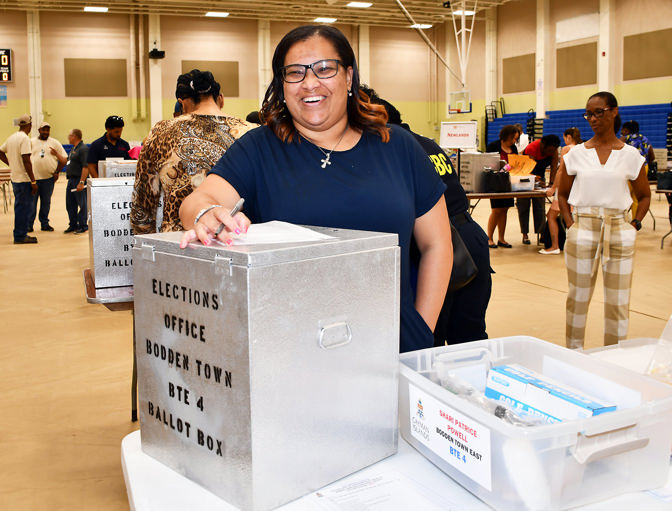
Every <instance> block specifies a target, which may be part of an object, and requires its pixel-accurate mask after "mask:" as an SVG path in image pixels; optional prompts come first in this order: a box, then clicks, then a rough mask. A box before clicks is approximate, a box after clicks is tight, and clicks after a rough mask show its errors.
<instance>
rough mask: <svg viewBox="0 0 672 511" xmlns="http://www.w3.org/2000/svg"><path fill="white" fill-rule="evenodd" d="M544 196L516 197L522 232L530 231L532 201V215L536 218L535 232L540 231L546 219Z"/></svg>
mask: <svg viewBox="0 0 672 511" xmlns="http://www.w3.org/2000/svg"><path fill="white" fill-rule="evenodd" d="M545 200H546V199H544V198H543V197H533V198H531V199H530V198H523V199H516V208H517V209H518V221H519V222H520V232H521V233H523V234H527V233H528V232H530V202H531V203H532V216H533V218H534V232H536V233H540V232H541V228H542V227H543V226H544V220H546V218H545V217H546V209H545V206H544V201H545Z"/></svg>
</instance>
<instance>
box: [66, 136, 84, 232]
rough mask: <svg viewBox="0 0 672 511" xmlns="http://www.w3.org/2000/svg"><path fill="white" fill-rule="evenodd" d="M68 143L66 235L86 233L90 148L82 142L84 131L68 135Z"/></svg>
mask: <svg viewBox="0 0 672 511" xmlns="http://www.w3.org/2000/svg"><path fill="white" fill-rule="evenodd" d="M68 141H69V142H70V143H71V144H72V150H71V151H70V155H69V156H68V160H67V162H68V167H67V169H66V172H65V176H66V177H67V179H68V185H67V186H66V187H65V209H66V210H67V211H68V221H69V223H68V228H67V229H66V230H65V231H63V232H65V233H68V232H74V233H82V232H86V230H87V229H88V225H87V223H86V213H87V210H86V190H85V189H84V185H85V184H86V178H87V176H88V168H87V159H88V157H89V148H88V146H87V145H86V144H85V143H84V142H83V141H82V131H81V130H78V129H76V128H75V129H73V130H72V131H70V133H68Z"/></svg>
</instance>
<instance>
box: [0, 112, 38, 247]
mask: <svg viewBox="0 0 672 511" xmlns="http://www.w3.org/2000/svg"><path fill="white" fill-rule="evenodd" d="M15 123H16V124H18V125H19V131H18V132H16V133H14V134H13V135H10V136H9V138H7V140H5V142H4V143H3V144H2V145H1V146H0V161H2V162H4V163H5V164H7V165H9V168H10V170H11V174H10V179H11V180H12V190H13V191H14V244H16V245H21V244H24V243H37V238H35V237H34V236H28V219H29V218H30V212H31V210H32V206H33V195H35V194H36V193H37V182H36V181H35V175H34V174H33V166H32V164H31V163H30V153H31V147H30V136H29V135H28V134H29V133H30V130H31V128H32V127H33V124H32V120H31V118H30V115H28V114H24V115H22V116H21V117H19V118H18V119H17V120H16V121H15Z"/></svg>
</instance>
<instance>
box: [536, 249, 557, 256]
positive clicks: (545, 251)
mask: <svg viewBox="0 0 672 511" xmlns="http://www.w3.org/2000/svg"><path fill="white" fill-rule="evenodd" d="M539 253H540V254H542V255H558V254H559V253H560V249H559V248H556V249H555V250H546V249H543V248H542V249H541V250H540V251H539Z"/></svg>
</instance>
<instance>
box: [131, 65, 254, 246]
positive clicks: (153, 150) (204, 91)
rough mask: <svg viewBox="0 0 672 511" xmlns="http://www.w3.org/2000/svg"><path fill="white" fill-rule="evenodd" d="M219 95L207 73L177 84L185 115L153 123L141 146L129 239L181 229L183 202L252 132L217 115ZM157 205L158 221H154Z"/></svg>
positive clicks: (191, 74)
mask: <svg viewBox="0 0 672 511" xmlns="http://www.w3.org/2000/svg"><path fill="white" fill-rule="evenodd" d="M219 91H220V86H219V83H217V82H216V81H215V79H214V77H213V75H212V73H210V72H209V71H199V70H198V69H194V70H192V71H191V72H189V73H185V74H183V75H180V76H179V78H178V79H177V88H176V91H175V96H176V97H177V99H178V101H179V102H180V103H181V104H182V110H183V112H185V114H184V115H181V116H180V117H176V118H174V119H170V120H167V121H160V122H158V123H157V124H156V125H155V126H154V127H153V128H152V131H151V132H150V134H149V136H148V137H147V139H146V141H145V143H144V145H143V147H142V151H141V152H140V157H139V159H138V166H137V170H136V174H135V185H134V191H133V203H132V206H131V228H132V229H133V233H134V234H148V233H152V232H157V231H161V232H164V231H181V230H183V229H182V223H181V222H180V216H179V209H180V205H181V204H182V200H183V199H184V198H185V197H186V196H187V195H189V194H190V193H191V192H192V191H193V190H194V189H195V188H196V187H198V185H200V184H201V183H202V182H203V180H204V179H205V176H206V174H207V172H208V171H209V170H210V169H211V168H212V167H213V166H214V165H215V163H217V161H218V160H219V158H220V157H221V156H222V154H224V152H225V151H226V150H227V149H228V148H229V147H230V146H231V144H233V143H234V142H235V140H236V139H238V138H239V137H241V136H242V135H243V134H244V133H246V132H247V131H248V130H250V129H251V128H253V127H254V125H253V124H249V123H247V122H245V121H242V120H240V119H238V118H236V117H230V116H228V115H225V114H223V113H222V111H221V109H220V107H219V106H218V104H217V101H218V99H219V97H220V95H219ZM161 203H162V204H163V218H162V219H161V218H159V221H158V222H157V212H159V209H160V207H159V205H160V204H161ZM159 216H160V213H159Z"/></svg>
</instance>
